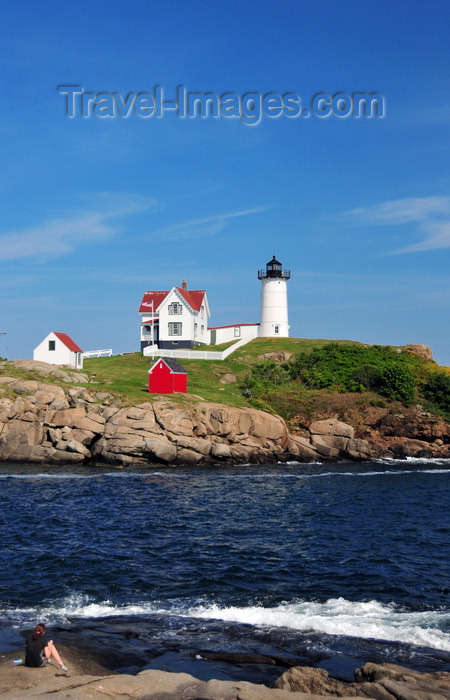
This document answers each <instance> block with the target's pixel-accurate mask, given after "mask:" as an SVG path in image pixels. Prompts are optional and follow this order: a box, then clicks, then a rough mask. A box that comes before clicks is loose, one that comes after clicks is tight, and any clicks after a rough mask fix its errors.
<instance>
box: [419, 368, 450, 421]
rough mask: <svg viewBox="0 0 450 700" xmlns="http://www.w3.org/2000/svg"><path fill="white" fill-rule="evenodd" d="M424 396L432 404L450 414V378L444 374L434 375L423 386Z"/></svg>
mask: <svg viewBox="0 0 450 700" xmlns="http://www.w3.org/2000/svg"><path fill="white" fill-rule="evenodd" d="M422 391H423V395H424V396H425V398H427V399H428V401H430V403H431V404H432V405H433V406H434V407H436V408H438V409H439V410H441V411H444V412H445V413H448V414H450V376H449V375H447V374H444V372H436V374H432V375H431V376H430V377H429V379H428V381H427V382H426V384H425V385H424V386H423V390H422Z"/></svg>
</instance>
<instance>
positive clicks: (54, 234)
mask: <svg viewBox="0 0 450 700" xmlns="http://www.w3.org/2000/svg"><path fill="white" fill-rule="evenodd" d="M90 199H91V200H92V201H91V202H90V204H91V208H89V209H87V208H86V209H85V210H78V211H73V210H70V211H67V212H65V213H63V214H61V215H59V216H57V217H55V218H53V219H50V220H48V221H44V222H42V223H40V224H38V225H37V226H33V227H31V228H28V229H22V230H18V231H7V232H5V233H0V260H3V261H7V260H15V259H19V258H32V257H34V258H37V259H39V258H40V257H43V258H44V257H45V258H48V257H49V256H50V257H52V258H54V257H57V256H59V255H64V254H67V253H71V252H72V251H73V250H75V248H76V246H77V244H78V243H80V242H82V241H86V240H92V239H95V240H98V239H103V238H107V237H109V236H112V235H114V233H115V226H114V223H113V222H114V221H115V220H116V219H119V218H121V217H124V216H129V215H131V214H135V213H138V212H140V211H145V210H146V209H149V208H151V207H154V206H155V205H156V202H155V200H150V199H144V198H141V197H134V196H131V195H123V194H118V195H113V194H111V193H99V194H97V195H95V196H94V195H93V196H92V197H90Z"/></svg>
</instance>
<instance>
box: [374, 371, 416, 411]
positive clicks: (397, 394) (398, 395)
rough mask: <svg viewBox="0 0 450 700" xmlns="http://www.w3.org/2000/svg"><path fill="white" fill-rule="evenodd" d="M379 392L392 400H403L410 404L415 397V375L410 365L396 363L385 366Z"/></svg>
mask: <svg viewBox="0 0 450 700" xmlns="http://www.w3.org/2000/svg"><path fill="white" fill-rule="evenodd" d="M379 393H380V394H381V395H382V396H386V398H388V399H391V401H401V402H402V403H404V404H405V406H409V405H410V404H411V403H412V402H413V401H414V398H415V395H416V387H415V382H414V377H413V375H412V373H411V371H410V370H409V369H408V367H402V365H400V364H394V363H392V365H390V366H388V367H385V369H384V370H383V372H382V375H381V384H380V388H379Z"/></svg>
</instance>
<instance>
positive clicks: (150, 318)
mask: <svg viewBox="0 0 450 700" xmlns="http://www.w3.org/2000/svg"><path fill="white" fill-rule="evenodd" d="M139 313H140V314H141V350H144V348H146V347H148V346H151V345H156V346H157V347H158V348H160V349H162V350H181V349H183V348H193V347H195V346H196V345H207V344H208V343H209V332H208V318H209V316H210V315H211V314H210V310H209V304H208V298H207V296H206V291H205V290H204V289H191V290H188V288H187V284H186V282H185V281H183V283H182V285H181V287H172V289H171V290H170V291H168V292H164V291H149V292H144V296H143V298H142V301H141V305H140V307H139Z"/></svg>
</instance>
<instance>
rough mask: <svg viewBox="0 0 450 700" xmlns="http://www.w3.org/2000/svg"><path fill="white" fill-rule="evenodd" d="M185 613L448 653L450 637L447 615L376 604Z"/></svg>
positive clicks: (344, 602) (302, 604) (339, 600)
mask: <svg viewBox="0 0 450 700" xmlns="http://www.w3.org/2000/svg"><path fill="white" fill-rule="evenodd" d="M189 612H190V615H192V616H194V617H201V618H204V619H218V620H224V621H227V622H240V623H246V624H250V625H257V626H265V627H287V628H289V629H295V630H299V631H304V632H306V631H314V632H322V633H325V634H332V635H340V636H349V637H360V638H363V639H383V640H387V641H398V642H407V643H409V644H415V645H419V646H428V647H432V648H434V649H441V650H445V651H450V634H447V633H446V632H443V631H442V629H440V628H442V627H446V626H447V627H448V626H449V625H450V610H446V611H426V612H404V611H401V610H398V609H396V607H395V606H394V605H384V604H382V603H379V602H377V601H370V602H367V603H358V602H356V603H355V602H351V601H348V600H345V599H344V598H334V599H330V600H328V601H326V602H325V603H314V602H308V601H300V602H295V603H283V604H281V605H279V606H277V607H276V608H263V607H259V606H250V607H247V608H233V607H230V608H220V606H218V605H209V606H200V607H198V608H192V609H191V610H190V611H189Z"/></svg>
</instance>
